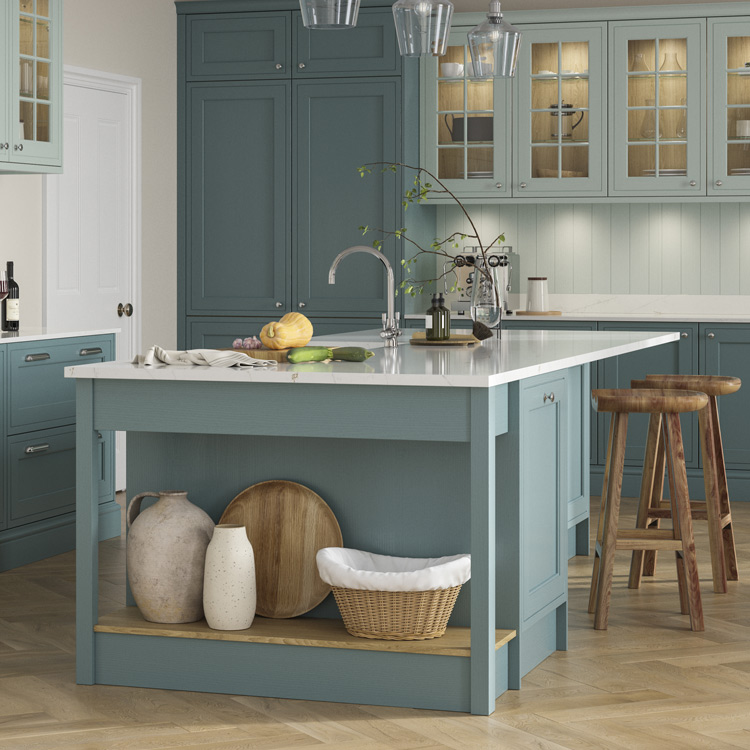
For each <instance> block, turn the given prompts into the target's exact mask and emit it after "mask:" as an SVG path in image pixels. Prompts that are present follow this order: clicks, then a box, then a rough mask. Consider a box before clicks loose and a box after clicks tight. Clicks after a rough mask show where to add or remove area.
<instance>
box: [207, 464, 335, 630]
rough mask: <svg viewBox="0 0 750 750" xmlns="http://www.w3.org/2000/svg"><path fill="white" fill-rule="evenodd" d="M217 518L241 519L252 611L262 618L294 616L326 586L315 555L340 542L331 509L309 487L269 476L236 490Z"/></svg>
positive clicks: (320, 598)
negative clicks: (250, 559) (249, 550)
mask: <svg viewBox="0 0 750 750" xmlns="http://www.w3.org/2000/svg"><path fill="white" fill-rule="evenodd" d="M219 523H238V524H242V525H243V526H244V527H245V529H246V530H247V538H248V539H249V540H250V543H251V544H252V545H253V552H254V553H255V577H256V583H257V592H258V594H257V597H258V598H257V605H256V611H257V613H258V614H259V615H262V616H263V617H276V618H283V617H297V615H301V614H303V613H304V612H309V611H310V610H311V609H312V608H313V607H316V606H317V605H318V604H320V602H322V601H323V599H325V598H326V596H327V595H328V594H329V592H330V591H331V587H330V586H329V585H328V584H327V583H324V582H323V581H322V580H321V578H320V576H319V575H318V566H317V564H316V562H315V555H316V554H317V552H318V550H319V549H321V548H323V547H341V546H342V545H343V540H342V538H341V529H340V528H339V523H338V521H337V520H336V516H334V515H333V511H332V510H331V509H330V508H329V507H328V504H327V503H326V502H325V500H323V498H322V497H320V495H318V494H316V493H315V492H313V491H312V490H311V489H310V488H309V487H305V486H304V485H301V484H297V483H296V482H287V481H284V480H281V479H273V480H271V481H268V482H260V483H259V484H254V485H253V486H252V487H248V488H247V489H246V490H243V491H242V492H240V494H239V495H237V497H235V498H234V500H232V502H231V503H229V505H228V506H227V509H226V510H225V511H224V513H223V514H222V516H221V520H220V521H219Z"/></svg>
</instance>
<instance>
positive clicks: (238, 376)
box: [65, 330, 679, 388]
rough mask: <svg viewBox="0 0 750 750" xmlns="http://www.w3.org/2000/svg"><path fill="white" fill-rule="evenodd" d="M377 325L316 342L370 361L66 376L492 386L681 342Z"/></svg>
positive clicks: (93, 370) (110, 370)
mask: <svg viewBox="0 0 750 750" xmlns="http://www.w3.org/2000/svg"><path fill="white" fill-rule="evenodd" d="M378 333H379V332H378V331H377V330H371V331H360V332H356V333H348V334H346V333H343V334H335V335H329V336H321V337H319V338H316V339H313V341H312V342H311V343H312V344H318V345H328V346H363V347H366V348H368V349H371V350H372V351H373V352H374V356H373V357H371V358H370V359H368V360H367V361H365V362H314V363H304V364H297V365H293V364H287V363H284V364H278V365H277V366H272V367H258V368H243V369H238V368H235V367H233V368H216V367H201V366H166V365H162V366H143V365H135V364H130V363H125V362H103V363H94V364H90V365H80V366H79V365H76V366H74V367H68V368H66V371H65V374H66V377H73V378H102V379H118V380H154V381H200V382H207V381H216V382H234V383H242V382H251V383H310V384H335V385H396V386H443V387H445V386H449V387H450V386H452V387H473V388H489V387H492V386H497V385H502V384H504V383H510V382H514V381H517V380H522V379H524V378H528V377H531V376H534V375H541V374H544V373H548V372H554V371H556V370H561V369H565V368H568V367H576V366H578V365H582V364H587V363H589V362H594V361H597V360H600V359H605V358H607V357H614V356H618V355H620V354H627V353H629V352H634V351H638V350H640V349H647V348H649V347H652V346H659V345H661V344H665V343H669V342H670V341H675V340H677V338H678V337H679V333H677V332H665V333H659V332H640V333H636V332H629V331H511V330H505V331H503V333H502V338H501V339H499V340H498V339H496V338H492V339H488V340H486V341H484V342H482V343H481V344H476V345H474V346H471V347H465V346H432V345H429V346H425V345H422V346H414V345H411V344H410V343H409V337H410V335H411V333H412V332H411V331H408V330H407V331H404V332H403V334H402V337H401V341H400V342H399V346H398V347H396V348H395V349H386V348H384V347H383V345H382V343H381V341H380V338H379V336H378Z"/></svg>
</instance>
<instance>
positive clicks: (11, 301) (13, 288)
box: [2, 260, 20, 331]
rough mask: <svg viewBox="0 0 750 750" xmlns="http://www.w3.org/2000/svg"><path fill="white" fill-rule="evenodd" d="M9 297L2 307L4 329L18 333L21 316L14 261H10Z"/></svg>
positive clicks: (8, 266)
mask: <svg viewBox="0 0 750 750" xmlns="http://www.w3.org/2000/svg"><path fill="white" fill-rule="evenodd" d="M7 268H8V296H7V297H6V298H5V299H4V300H3V306H2V329H3V330H4V331H17V330H18V329H19V327H20V316H19V307H18V305H19V298H20V295H19V288H18V282H16V280H15V279H14V278H13V261H12V260H9V261H8V265H7Z"/></svg>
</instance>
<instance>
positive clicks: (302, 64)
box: [297, 63, 305, 70]
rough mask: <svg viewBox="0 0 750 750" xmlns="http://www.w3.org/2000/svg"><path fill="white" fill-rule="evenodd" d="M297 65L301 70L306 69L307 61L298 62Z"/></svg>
mask: <svg viewBox="0 0 750 750" xmlns="http://www.w3.org/2000/svg"><path fill="white" fill-rule="evenodd" d="M297 67H298V68H299V69H300V70H304V69H305V63H298V65H297Z"/></svg>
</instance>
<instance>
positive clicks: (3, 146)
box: [0, 143, 10, 149]
mask: <svg viewBox="0 0 750 750" xmlns="http://www.w3.org/2000/svg"><path fill="white" fill-rule="evenodd" d="M0 148H5V149H8V148H10V144H9V143H0Z"/></svg>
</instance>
